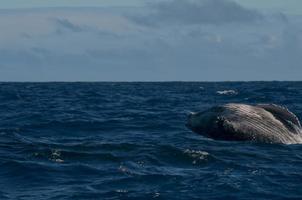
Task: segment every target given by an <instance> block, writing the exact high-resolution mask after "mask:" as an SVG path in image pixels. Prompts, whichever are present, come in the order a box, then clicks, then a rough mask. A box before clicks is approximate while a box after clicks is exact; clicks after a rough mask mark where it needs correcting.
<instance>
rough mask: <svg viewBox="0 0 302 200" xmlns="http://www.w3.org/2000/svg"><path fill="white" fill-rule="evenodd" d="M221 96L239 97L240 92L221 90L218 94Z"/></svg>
mask: <svg viewBox="0 0 302 200" xmlns="http://www.w3.org/2000/svg"><path fill="white" fill-rule="evenodd" d="M216 93H217V94H219V95H237V94H238V92H237V91H235V90H221V91H217V92H216Z"/></svg>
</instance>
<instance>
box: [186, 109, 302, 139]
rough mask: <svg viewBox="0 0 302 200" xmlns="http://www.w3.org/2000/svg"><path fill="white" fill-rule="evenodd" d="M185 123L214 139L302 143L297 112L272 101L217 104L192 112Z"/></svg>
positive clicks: (194, 130)
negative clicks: (247, 103)
mask: <svg viewBox="0 0 302 200" xmlns="http://www.w3.org/2000/svg"><path fill="white" fill-rule="evenodd" d="M186 126H187V127H188V128H189V129H191V130H192V131H193V132H196V133H198V134H201V135H203V136H205V137H209V138H212V139H215V140H228V141H253V142H259V143H282V144H297V143H302V131H301V124H300V122H299V119H298V118H297V116H296V115H295V114H293V113H292V112H290V111H289V110H288V109H287V108H285V107H283V106H279V105H275V104H257V105H246V104H236V103H229V104H225V105H219V106H215V107H212V108H210V109H208V110H205V111H202V112H197V113H191V114H190V115H189V116H188V120H187V123H186Z"/></svg>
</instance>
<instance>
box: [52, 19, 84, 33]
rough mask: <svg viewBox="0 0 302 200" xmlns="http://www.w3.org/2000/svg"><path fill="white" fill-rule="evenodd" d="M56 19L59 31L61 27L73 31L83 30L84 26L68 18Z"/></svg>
mask: <svg viewBox="0 0 302 200" xmlns="http://www.w3.org/2000/svg"><path fill="white" fill-rule="evenodd" d="M55 21H56V23H57V26H58V31H60V30H61V29H66V30H70V31H73V32H81V31H83V28H82V27H80V26H79V25H76V24H73V23H71V22H70V21H69V20H67V19H56V20H55Z"/></svg>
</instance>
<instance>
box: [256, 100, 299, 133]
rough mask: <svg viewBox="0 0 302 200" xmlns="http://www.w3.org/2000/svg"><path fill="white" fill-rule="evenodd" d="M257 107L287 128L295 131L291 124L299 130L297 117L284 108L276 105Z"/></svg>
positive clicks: (259, 105) (260, 105)
mask: <svg viewBox="0 0 302 200" xmlns="http://www.w3.org/2000/svg"><path fill="white" fill-rule="evenodd" d="M257 106H258V107H261V108H263V109H264V110H266V111H268V112H270V113H271V114H272V115H274V117H275V118H276V119H278V120H280V121H281V122H282V123H284V124H285V125H286V126H287V127H288V128H290V129H295V128H294V127H293V124H294V125H296V126H298V127H299V128H301V124H300V121H299V119H298V117H297V116H296V115H295V114H294V113H292V112H290V111H289V110H288V109H287V108H286V107H283V106H278V105H276V104H258V105H257Z"/></svg>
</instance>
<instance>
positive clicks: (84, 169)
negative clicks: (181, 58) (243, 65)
mask: <svg viewBox="0 0 302 200" xmlns="http://www.w3.org/2000/svg"><path fill="white" fill-rule="evenodd" d="M224 90H234V92H229V93H226V94H225V93H221V94H218V93H217V91H224ZM301 99H302V82H283V83H281V82H254V83H35V84H34V83H2V84H0V199H22V200H23V199H24V200H25V199H301V198H302V189H301V183H302V145H269V144H252V143H246V142H219V141H213V140H210V139H206V138H203V137H202V136H199V135H196V134H194V133H192V132H191V131H189V130H188V129H187V128H186V127H185V125H184V124H185V120H186V114H187V113H188V112H189V111H198V110H203V109H206V108H209V107H211V106H214V105H217V104H222V103H228V102H241V103H276V104H281V105H285V106H287V107H288V108H289V109H290V110H291V111H293V112H294V113H296V114H297V115H298V116H299V117H300V118H302V101H301Z"/></svg>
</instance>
